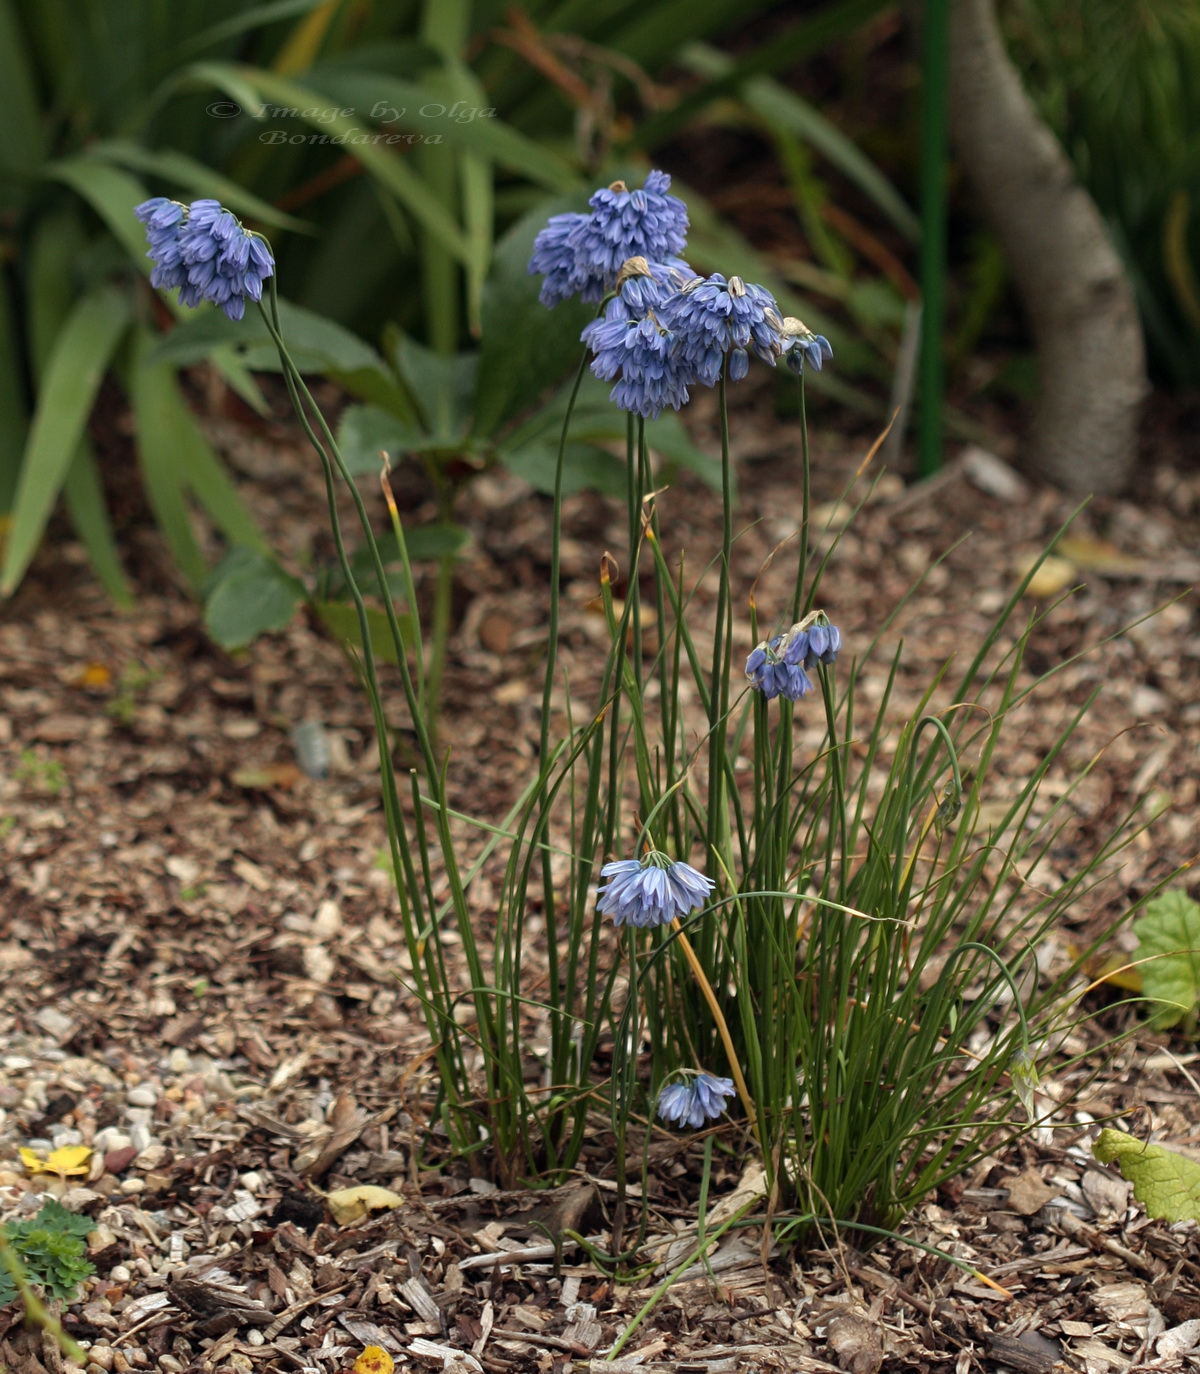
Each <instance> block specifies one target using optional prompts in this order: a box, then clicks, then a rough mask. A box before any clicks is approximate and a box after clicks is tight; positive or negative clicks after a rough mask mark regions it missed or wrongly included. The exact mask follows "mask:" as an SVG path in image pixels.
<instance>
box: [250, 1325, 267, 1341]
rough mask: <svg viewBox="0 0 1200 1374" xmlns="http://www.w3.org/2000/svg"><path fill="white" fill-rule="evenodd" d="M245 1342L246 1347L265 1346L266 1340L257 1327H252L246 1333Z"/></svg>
mask: <svg viewBox="0 0 1200 1374" xmlns="http://www.w3.org/2000/svg"><path fill="white" fill-rule="evenodd" d="M246 1342H247V1344H248V1345H266V1343H267V1338H266V1337H265V1336H264V1335H263V1333H262V1332H261V1331H260V1330H259V1329H258V1327H257V1326H252V1327H251V1328H250V1330H249V1331H247V1332H246Z"/></svg>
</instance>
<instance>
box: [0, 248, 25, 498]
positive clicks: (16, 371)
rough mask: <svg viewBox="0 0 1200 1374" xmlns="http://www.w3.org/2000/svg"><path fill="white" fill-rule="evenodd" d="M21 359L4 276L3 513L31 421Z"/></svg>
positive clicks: (0, 298)
mask: <svg viewBox="0 0 1200 1374" xmlns="http://www.w3.org/2000/svg"><path fill="white" fill-rule="evenodd" d="M18 360H19V354H18V353H17V337H16V332H15V328H14V321H13V316H12V311H11V310H10V308H9V293H8V282H7V280H6V278H5V277H4V276H2V275H0V512H3V511H7V510H8V508H9V506H10V505H11V504H12V498H13V493H14V492H15V491H16V489H17V475H18V473H19V472H20V470H21V450H22V449H23V448H24V447H25V433H26V423H27V421H26V414H25V398H24V397H23V396H22V395H21V384H20V376H21V372H20V364H19V361H18Z"/></svg>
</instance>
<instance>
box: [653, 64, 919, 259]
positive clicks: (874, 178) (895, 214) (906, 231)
mask: <svg viewBox="0 0 1200 1374" xmlns="http://www.w3.org/2000/svg"><path fill="white" fill-rule="evenodd" d="M680 57H681V60H682V62H683V64H684V65H685V66H687V67H690V68H691V70H692V71H694V72H698V73H699V74H700V75H701V76H707V77H719V76H725V75H727V74H728V73H730V72H732V71H733V70H734V69H735V64H734V61H733V59H732V58H730V57H727V56H726V55H725V54H724V53H722V52H718V51H717V49H716V48H710V47H709V46H708V45H707V44H705V43H690V44H688V46H687V47H686V48H685V49H684V51H683V52H682V53H681V55H680ZM738 94H739V95H740V96H741V98H742V99H743V100H744V101H745V102H746V104H747V105H748V106H749V107H750V109H752V110H753V111H754V112H755V114H757V115H759V116H760V117H761V118H762V119H763V121H764V122H765V123H766V124H767V125H768V126H770V127H772V128H775V129H781V130H784V131H785V132H787V133H790V134H794V135H795V136H796V137H798V138H800V139H802V140H803V141H804V142H805V143H807V144H808V145H809V146H810V147H812V148H815V149H816V151H817V152H819V153H820V154H821V155H822V156H823V157H825V158H826V159H828V161H829V162H830V163H831V164H832V165H833V166H834V167H836V168H837V170H838V171H839V172H841V173H842V175H843V176H844V177H846V179H847V180H848V181H850V182H852V183H853V184H854V185H855V186H857V187H858V189H859V190H860V191H862V192H863V194H864V195H866V196H868V197H869V198H870V199H871V200H873V201H874V202H875V204H876V205H877V206H878V207H879V209H880V210H882V211H883V213H884V214H885V215H887V217H888V218H889V219H890V220H891V222H892V224H893V225H894V226H895V227H896V228H897V229H898V230H899V231H900V232H901V233H902V234H903V235H904V236H905V238H907V239H908V240H909V241H910V242H912V243H915V242H916V241H917V240H918V239H919V238H920V235H921V225H920V221H919V220H918V219H917V216H916V213H915V212H914V211H913V210H912V208H911V207H910V206H909V205H908V203H907V202H906V201H905V200H904V197H903V196H901V194H900V193H899V191H897V190H896V188H895V187H894V186H893V185H892V183H891V182H890V181H889V180H888V179H887V177H885V176H884V175H883V173H882V172H881V171H880V170H879V168H878V167H877V166H876V165H875V164H874V163H873V162H872V161H871V159H870V158H869V157H867V156H866V155H865V154H864V153H863V152H862V151H861V150H860V149H859V148H858V146H857V145H856V144H855V143H854V141H853V140H852V139H849V138H847V137H846V135H845V134H844V133H842V131H841V130H840V129H839V128H838V127H837V126H836V125H835V124H833V123H831V122H830V121H829V120H828V119H826V118H825V116H824V115H823V114H821V113H820V112H819V111H818V110H817V109H816V108H814V107H813V106H812V105H810V104H809V103H808V101H806V100H802V99H801V98H800V97H799V96H798V95H796V94H794V93H793V92H792V91H789V90H788V89H787V87H786V86H782V85H781V84H780V83H779V82H778V81H774V80H772V79H771V78H770V77H763V76H759V77H751V78H749V79H747V80H746V82H745V84H744V85H742V86H741V87H740V88H739V90H738Z"/></svg>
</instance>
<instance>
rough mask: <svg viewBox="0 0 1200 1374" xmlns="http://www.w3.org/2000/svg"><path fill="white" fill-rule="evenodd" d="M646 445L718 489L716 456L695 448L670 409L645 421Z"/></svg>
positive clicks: (718, 465)
mask: <svg viewBox="0 0 1200 1374" xmlns="http://www.w3.org/2000/svg"><path fill="white" fill-rule="evenodd" d="M614 409H615V407H614ZM646 444H647V446H648V448H649V449H650V451H651V453H657V454H659V455H661V457H663V458H665V459H667V461H668V462H669V463H674V464H677V465H678V466H679V467H681V468H687V470H688V471H689V472H694V473H695V474H696V476H697V477H699V478H700V479H701V481H703V482H706V483H707V484H708V485H709V486H710V487H712V489H713V490H714V491H720V490H721V460H720V457H719V456H718V457H714V456H713V455H712V454H711V453H705V452H704V450H703V449H699V448H697V447H696V445H695V444H693V443H692V439H691V435H689V434H688V432H687V430H686V429H685V428H684V427H683V422H682V421H681V420H680V418H679V416H678V415H676V414H675V413H674V411H668V412H666V413H664V414H662V415H660V416H659V417H658V419H657V420H647V421H646Z"/></svg>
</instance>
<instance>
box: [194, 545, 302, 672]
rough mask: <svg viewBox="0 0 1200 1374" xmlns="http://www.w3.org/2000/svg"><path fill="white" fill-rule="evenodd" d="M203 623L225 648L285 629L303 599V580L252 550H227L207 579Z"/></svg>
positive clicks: (239, 646) (240, 644)
mask: <svg viewBox="0 0 1200 1374" xmlns="http://www.w3.org/2000/svg"><path fill="white" fill-rule="evenodd" d="M207 592H208V596H207V600H206V602H205V607H204V624H205V627H206V628H207V630H208V632H209V634H210V635H211V636H212V637H213V639H214V640H215V641H216V642H217V643H218V644H220V645H221V646H222V648H225V649H242V648H245V646H246V645H247V644H250V643H251V642H252V641H254V640H255V639H257V638H258V636H259V635H261V634H271V633H274V632H275V631H278V630H283V629H286V628H287V626H288V625H289V624H290V623H291V621H292V617H293V616H294V615H295V614H296V611H297V609H298V608H299V607H300V606H301V605H302V604H303V603H304V601H305V600H306V599H307V593H306V592H305V590H304V584H303V583H302V582H299V581H297V579H296V578H294V577H291V576H289V575H288V574H287V573H285V572H284V571H283V569H282V568H281V567H280V566H279V564H278V563H276V562H274V561H273V560H272V559H270V558H268V557H266V556H265V555H264V554H261V553H259V552H258V551H257V550H255V549H246V548H235V549H231V550H230V551H229V553H228V554H226V556H225V558H224V559H223V560H222V561H221V563H220V564H219V565H218V566H217V568H216V569H215V570H214V572H213V573H212V575H211V576H210V577H209V580H208V583H207Z"/></svg>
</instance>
